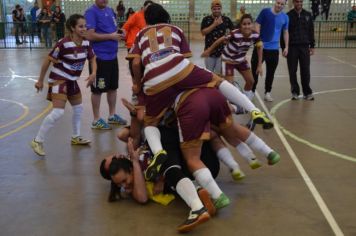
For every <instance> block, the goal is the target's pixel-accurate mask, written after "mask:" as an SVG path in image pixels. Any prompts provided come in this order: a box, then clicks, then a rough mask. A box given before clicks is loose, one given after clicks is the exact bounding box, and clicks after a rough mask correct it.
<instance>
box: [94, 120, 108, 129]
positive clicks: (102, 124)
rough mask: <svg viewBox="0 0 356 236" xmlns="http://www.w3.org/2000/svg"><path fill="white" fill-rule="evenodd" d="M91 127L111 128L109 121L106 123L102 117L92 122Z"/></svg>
mask: <svg viewBox="0 0 356 236" xmlns="http://www.w3.org/2000/svg"><path fill="white" fill-rule="evenodd" d="M91 128H92V129H104V130H108V129H111V127H110V125H108V123H106V122H105V121H104V120H103V119H102V118H100V119H99V120H97V121H96V122H93V123H91Z"/></svg>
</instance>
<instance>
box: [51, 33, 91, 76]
mask: <svg viewBox="0 0 356 236" xmlns="http://www.w3.org/2000/svg"><path fill="white" fill-rule="evenodd" d="M94 55H95V54H94V51H93V49H92V47H91V45H90V43H89V41H88V40H83V41H82V45H81V46H77V45H76V44H75V43H74V42H73V41H72V40H71V39H70V38H69V37H64V38H62V39H61V40H60V41H58V43H57V44H56V46H55V47H54V48H53V49H52V51H51V52H50V53H49V55H48V56H49V58H50V60H51V61H52V62H53V67H52V69H51V73H50V74H49V79H50V80H72V81H74V80H78V79H79V77H80V74H81V73H82V70H83V68H84V64H85V61H86V60H87V59H88V60H90V59H92V58H93V57H94Z"/></svg>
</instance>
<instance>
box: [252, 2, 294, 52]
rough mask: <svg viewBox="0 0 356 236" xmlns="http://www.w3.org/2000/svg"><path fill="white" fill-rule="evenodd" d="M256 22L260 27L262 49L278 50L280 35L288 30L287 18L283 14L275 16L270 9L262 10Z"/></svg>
mask: <svg viewBox="0 0 356 236" xmlns="http://www.w3.org/2000/svg"><path fill="white" fill-rule="evenodd" d="M256 22H257V23H258V24H260V25H261V31H260V36H261V39H262V42H263V49H267V50H278V49H279V40H280V37H281V33H282V32H283V31H285V30H288V24H289V18H288V15H287V14H286V13H284V12H280V13H278V14H275V13H273V12H272V9H271V8H264V9H263V10H262V11H261V12H260V14H259V15H258V17H257V19H256Z"/></svg>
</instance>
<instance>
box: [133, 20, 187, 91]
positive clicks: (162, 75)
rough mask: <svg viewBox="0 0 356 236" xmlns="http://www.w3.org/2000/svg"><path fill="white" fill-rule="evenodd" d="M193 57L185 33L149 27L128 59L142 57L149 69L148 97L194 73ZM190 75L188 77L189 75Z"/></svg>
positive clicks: (167, 27)
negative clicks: (190, 59) (191, 58)
mask: <svg viewBox="0 0 356 236" xmlns="http://www.w3.org/2000/svg"><path fill="white" fill-rule="evenodd" d="M191 55H192V53H191V51H190V48H189V45H188V42H187V40H186V38H185V36H184V33H183V31H182V30H181V29H180V28H178V27H177V26H173V25H170V24H157V25H152V26H147V27H146V28H144V29H143V30H141V31H140V32H139V33H138V34H137V36H136V40H135V43H134V45H133V47H132V48H131V51H130V52H129V55H128V56H127V58H134V57H140V58H141V61H142V64H143V66H144V67H145V71H144V75H143V78H142V81H141V82H142V84H143V90H144V92H145V94H148V95H150V94H155V93H158V92H160V91H162V90H164V89H165V88H167V87H169V86H171V85H173V84H175V83H178V82H179V81H180V80H182V79H184V78H185V76H186V75H187V71H188V70H189V72H190V70H192V66H191V62H190V61H189V60H188V59H186V57H190V56H191ZM189 72H188V73H189Z"/></svg>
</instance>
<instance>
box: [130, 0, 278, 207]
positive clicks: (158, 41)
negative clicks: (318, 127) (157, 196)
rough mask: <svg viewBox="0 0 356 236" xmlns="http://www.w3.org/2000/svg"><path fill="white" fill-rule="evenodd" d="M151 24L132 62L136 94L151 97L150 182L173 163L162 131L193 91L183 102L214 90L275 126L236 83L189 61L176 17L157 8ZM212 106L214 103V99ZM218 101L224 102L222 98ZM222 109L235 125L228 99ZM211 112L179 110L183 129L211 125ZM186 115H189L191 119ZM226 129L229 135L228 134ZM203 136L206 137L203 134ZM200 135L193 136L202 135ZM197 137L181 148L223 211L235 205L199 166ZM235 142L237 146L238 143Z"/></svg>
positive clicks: (137, 44) (149, 19)
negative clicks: (178, 100)
mask: <svg viewBox="0 0 356 236" xmlns="http://www.w3.org/2000/svg"><path fill="white" fill-rule="evenodd" d="M145 19H146V23H147V24H148V26H147V27H146V28H145V29H143V30H142V31H140V33H139V34H138V35H137V37H136V41H135V44H134V46H133V48H132V50H131V51H130V54H129V55H128V57H132V58H133V71H134V81H133V82H134V85H133V92H134V93H138V92H140V91H141V89H142V90H143V92H144V94H145V106H146V114H145V117H144V123H145V126H146V127H145V129H144V133H145V136H146V138H147V141H148V144H149V146H150V148H151V150H152V152H153V153H154V155H155V156H154V158H153V160H152V162H151V163H150V164H149V166H148V168H147V170H146V172H145V178H146V179H147V180H153V179H155V178H156V177H157V176H158V175H159V173H160V169H161V166H162V164H163V163H164V162H165V161H166V159H167V153H166V152H165V151H164V150H163V148H162V144H161V140H160V132H159V130H158V128H157V127H156V126H157V125H158V122H159V121H160V120H161V118H162V117H163V116H164V114H165V112H166V111H167V110H168V109H169V108H170V107H171V106H172V105H173V104H174V102H175V99H176V98H177V96H178V95H180V94H181V93H182V92H187V93H186V94H184V95H182V97H183V98H184V97H185V96H188V95H190V94H191V93H194V94H201V93H202V92H203V93H202V94H201V96H203V95H204V94H205V93H208V91H213V93H212V95H217V96H219V95H220V96H222V97H223V95H224V96H225V97H226V98H227V99H228V100H229V101H231V102H233V103H235V104H237V105H240V106H242V107H243V108H245V109H246V110H247V111H249V112H251V113H252V117H253V119H254V120H255V122H256V123H260V124H263V126H264V128H267V129H268V128H272V127H273V123H272V122H271V121H270V120H269V119H268V118H267V117H265V115H264V114H263V113H262V112H260V111H259V110H258V109H257V108H256V107H255V106H254V105H253V104H252V103H251V101H250V100H249V99H248V98H247V97H246V96H245V95H243V94H242V93H241V92H240V91H239V90H238V89H237V88H236V87H234V86H233V85H232V84H231V83H229V82H228V81H225V80H223V79H222V78H220V77H218V76H216V75H215V74H213V73H211V72H210V71H207V70H205V69H202V68H200V67H198V66H196V65H194V64H192V63H191V62H190V61H189V60H187V59H186V58H185V57H187V56H190V55H191V51H190V49H189V46H188V43H187V41H186V39H185V36H184V34H183V31H182V30H181V29H180V28H178V27H176V26H173V25H171V24H169V22H170V16H169V14H168V12H167V11H166V10H165V9H164V8H163V7H162V6H161V5H159V4H151V5H150V6H149V7H148V8H147V9H146V11H145ZM142 66H144V68H145V70H144V74H143V77H142V74H141V68H142ZM222 94H223V95H222ZM217 98H218V97H217ZM223 98H224V97H223ZM224 99H225V98H224ZM210 101H212V102H213V101H214V98H210ZM217 101H219V98H218V99H217V100H216V102H217ZM208 105H209V104H208ZM210 105H212V104H210ZM198 106H201V107H204V106H203V104H199V105H198ZM216 106H218V107H220V108H217V107H214V109H215V110H219V109H220V110H219V112H220V111H223V113H222V114H221V115H225V116H226V117H225V118H229V117H228V115H230V118H229V120H230V121H229V122H230V123H231V124H232V119H231V112H230V109H229V107H228V105H227V104H226V101H225V100H224V103H221V102H220V103H219V102H218V103H217V105H216ZM229 112H230V113H229ZM208 113H209V112H208V111H202V113H201V114H200V115H199V116H197V117H193V118H192V117H189V114H182V113H180V112H179V110H178V111H177V110H176V114H177V117H178V126H180V125H181V124H180V123H181V119H186V118H187V117H188V118H189V119H188V120H184V121H186V122H188V123H186V125H188V124H190V125H193V124H197V123H200V122H203V121H209V119H210V118H211V117H210V116H205V115H207V114H208ZM211 114H212V113H211ZM184 115H187V117H186V116H184ZM209 115H210V113H209ZM220 118H221V117H216V119H214V120H212V122H214V124H215V125H220V123H219V122H221V120H220ZM207 119H208V120H207ZM226 122H228V120H226ZM230 123H227V124H226V127H230V126H231V124H230ZM197 127H200V126H197ZM204 129H205V127H204ZM221 129H222V128H221ZM222 130H224V131H226V130H227V129H222ZM231 130H233V129H231ZM198 131H199V132H202V130H198ZM204 131H205V130H204ZM235 131H236V130H235ZM221 132H222V131H221ZM188 133H189V132H188ZM195 133H196V132H195ZM195 133H194V134H192V135H196V134H195ZM186 135H187V134H186ZM201 135H204V136H202V137H201V138H202V139H209V136H207V135H206V134H205V132H202V133H201ZM222 135H223V136H225V135H227V137H229V136H228V135H232V134H230V133H226V134H224V133H222ZM235 135H236V134H235ZM193 137H194V140H190V138H191V137H189V136H188V137H187V138H185V139H187V141H189V142H192V143H191V144H192V145H191V144H188V145H185V144H184V143H185V142H186V140H185V139H183V140H182V142H183V143H182V145H181V148H182V152H183V156H184V158H185V160H186V161H187V163H188V167H189V169H190V171H191V172H192V174H193V176H194V177H195V179H196V180H197V182H198V183H199V184H200V185H201V186H202V187H203V188H206V189H207V190H208V192H209V193H210V194H211V197H212V198H213V200H214V202H215V206H216V207H217V208H222V207H225V206H227V205H228V204H229V202H230V201H229V199H228V198H227V197H226V195H225V194H223V193H222V191H221V190H220V189H219V187H218V186H217V184H216V182H215V181H214V179H213V178H212V176H211V174H210V172H209V170H207V169H206V168H204V165H202V164H201V163H200V162H199V161H196V160H198V159H199V157H200V150H201V141H200V140H201V139H200V138H199V139H196V137H195V136H193ZM234 137H236V136H234ZM247 138H248V137H245V139H243V140H242V141H245V140H247ZM232 141H234V140H232ZM232 141H231V142H232ZM232 143H233V144H234V142H232ZM197 158H198V159H197ZM271 159H273V160H271V164H274V163H276V162H278V161H279V155H278V154H277V153H276V155H273V158H271Z"/></svg>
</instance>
